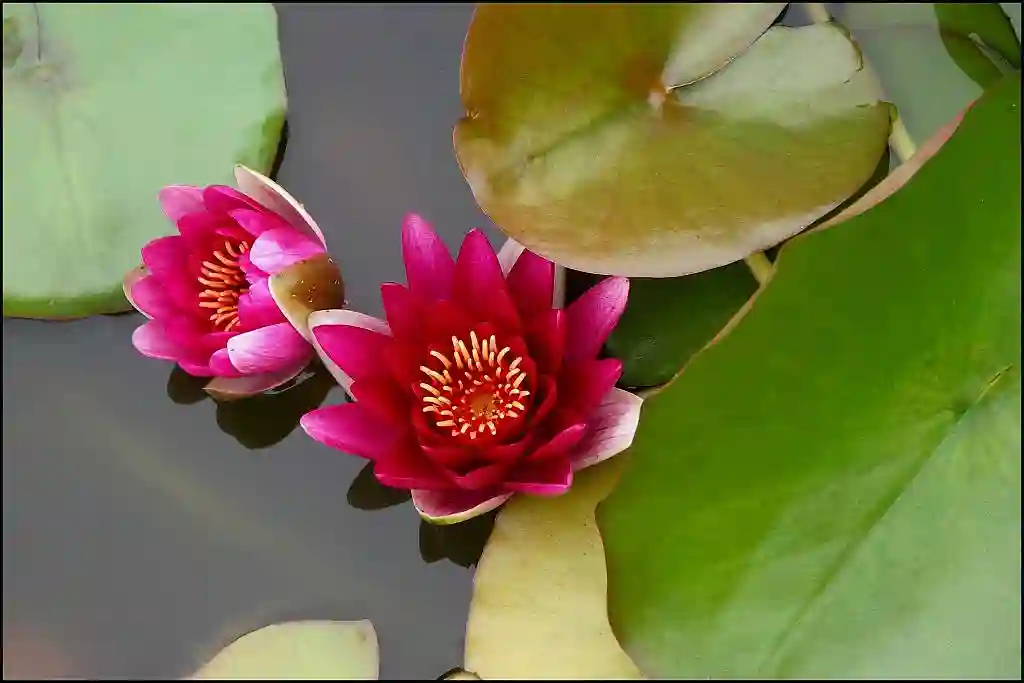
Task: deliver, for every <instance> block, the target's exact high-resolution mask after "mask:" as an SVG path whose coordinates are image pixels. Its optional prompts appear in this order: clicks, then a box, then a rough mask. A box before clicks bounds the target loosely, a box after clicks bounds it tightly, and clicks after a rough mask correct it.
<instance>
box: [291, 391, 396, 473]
mask: <svg viewBox="0 0 1024 683" xmlns="http://www.w3.org/2000/svg"><path fill="white" fill-rule="evenodd" d="M299 424H300V425H301V426H302V429H303V430H305V432H306V433H307V434H309V435H310V436H311V437H312V438H313V439H315V440H317V441H319V442H320V443H322V444H324V445H325V446H330V447H331V448H336V449H338V450H340V451H345V452H346V453H350V454H352V455H357V456H359V457H361V458H367V459H369V460H377V459H378V458H381V457H382V456H384V455H385V454H386V453H388V452H389V451H391V450H393V448H394V446H395V444H396V443H397V442H398V440H399V439H400V437H401V436H402V434H401V430H399V429H396V428H395V426H394V425H392V424H389V423H387V422H385V421H383V420H381V419H380V418H379V417H377V416H376V415H374V414H373V413H372V412H371V411H369V410H367V409H366V407H365V406H361V405H359V404H358V403H342V404H341V405H336V406H327V407H325V408H317V409H316V410H311V411H309V412H308V413H306V414H305V415H303V416H302V418H301V419H300V420H299Z"/></svg>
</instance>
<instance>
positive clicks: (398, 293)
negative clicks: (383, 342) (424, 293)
mask: <svg viewBox="0 0 1024 683" xmlns="http://www.w3.org/2000/svg"><path fill="white" fill-rule="evenodd" d="M380 298H381V301H382V302H383V303H384V315H385V317H386V318H387V319H388V326H389V327H390V328H391V330H392V333H393V334H394V335H395V336H397V337H405V338H409V339H415V340H419V339H420V338H421V337H422V336H423V334H424V328H423V325H424V320H423V317H422V314H421V308H420V306H419V304H418V302H417V300H416V295H415V294H413V293H412V292H411V291H409V290H408V289H406V288H405V287H403V286H402V285H399V284H395V283H394V282H386V283H384V284H383V285H381V286H380Z"/></svg>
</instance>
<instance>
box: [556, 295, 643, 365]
mask: <svg viewBox="0 0 1024 683" xmlns="http://www.w3.org/2000/svg"><path fill="white" fill-rule="evenodd" d="M628 296H629V280H627V279H626V278H624V277H609V278H605V279H604V280H602V281H601V282H599V283H597V284H596V285H594V286H593V287H591V288H590V289H588V290H587V291H586V292H585V293H584V294H583V295H582V296H581V297H580V298H579V299H576V301H574V302H572V304H570V306H569V308H567V309H565V316H566V320H565V322H566V338H565V357H566V359H577V358H594V357H596V356H597V354H598V352H599V351H600V350H601V347H602V346H603V345H604V342H605V340H606V339H608V335H610V334H611V333H612V330H614V329H615V325H616V324H617V323H618V322H619V317H620V316H621V315H622V311H624V310H625V308H626V299H627V298H628Z"/></svg>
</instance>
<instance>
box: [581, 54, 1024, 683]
mask: <svg viewBox="0 0 1024 683" xmlns="http://www.w3.org/2000/svg"><path fill="white" fill-rule="evenodd" d="M940 134H945V133H944V132H943V133H940ZM1020 143H1021V140H1020V76H1019V74H1015V75H1012V76H1010V77H1007V78H1005V79H1004V80H1002V81H1001V82H1000V83H999V85H998V86H996V87H995V88H993V89H992V90H991V91H990V92H988V93H987V94H986V95H985V96H984V97H983V98H982V99H981V100H980V101H979V102H978V103H976V104H975V105H974V106H973V107H972V108H971V109H970V110H969V111H968V112H967V114H966V115H965V117H964V119H963V121H962V123H961V124H960V127H959V129H958V130H957V131H956V132H955V133H954V134H953V135H952V137H951V138H950V139H949V140H948V142H947V143H946V144H945V145H944V146H943V147H942V148H941V149H939V151H938V152H937V153H935V155H934V156H933V157H932V158H931V159H929V160H928V161H926V162H925V163H924V164H923V166H921V168H920V169H919V170H918V172H917V173H916V174H915V175H914V176H913V177H912V178H911V179H910V180H909V181H908V182H907V183H906V185H904V186H903V187H902V188H901V189H899V190H898V191H896V192H894V193H892V194H891V195H890V196H888V197H887V198H885V199H884V200H883V201H881V202H880V203H878V204H877V205H874V206H872V207H871V208H868V209H867V210H866V211H864V212H863V213H860V214H859V215H856V216H854V217H852V218H850V219H849V220H847V221H845V222H842V223H839V224H837V225H834V226H832V227H829V228H826V229H821V230H816V231H813V232H810V233H808V234H806V235H802V236H800V237H798V238H796V239H795V240H793V241H792V242H791V243H789V244H787V245H786V246H785V247H784V248H783V249H782V251H781V254H780V256H779V259H778V261H777V263H776V272H775V275H774V277H773V278H772V280H771V281H770V282H769V283H768V284H767V286H766V287H765V288H764V289H762V290H761V291H760V293H759V294H758V296H757V298H756V299H754V303H753V305H752V306H751V307H750V308H749V311H748V312H747V313H746V315H745V316H743V317H742V318H740V319H739V322H738V324H736V325H735V326H734V327H733V328H732V330H731V331H730V332H728V333H727V334H726V335H725V336H723V337H722V338H721V339H720V340H719V341H718V342H717V343H716V344H714V345H713V346H710V347H708V348H707V349H705V350H704V351H702V352H701V353H700V354H699V355H697V356H696V357H695V358H694V359H692V360H691V361H690V363H689V364H688V365H687V368H686V370H685V371H684V372H683V373H682V374H681V375H679V377H677V378H676V379H675V380H674V381H673V382H672V383H670V384H669V385H668V386H667V387H665V388H664V389H663V390H662V391H661V392H660V393H658V394H656V395H655V396H653V397H651V398H649V399H648V400H647V401H646V403H645V405H644V415H643V419H642V420H641V422H640V429H639V431H638V433H637V436H636V440H635V441H634V445H633V447H632V448H631V449H630V454H629V455H630V458H631V462H630V467H629V469H628V470H627V472H626V473H625V475H624V476H623V478H622V480H621V482H620V483H619V485H618V487H617V488H616V490H615V492H614V493H613V494H612V495H611V496H610V497H609V498H608V500H607V501H606V502H605V503H603V504H602V505H601V506H600V507H599V509H598V513H597V517H598V520H599V523H600V528H601V531H602V534H603V536H604V541H605V548H606V553H607V558H608V575H609V613H610V618H611V622H612V624H613V626H614V628H615V632H616V635H617V636H618V639H619V641H620V642H621V643H622V644H623V645H624V647H625V649H626V650H627V652H629V653H630V654H631V655H632V657H633V659H634V661H636V662H637V664H638V665H639V666H640V667H641V669H642V670H643V671H644V673H645V674H649V675H654V676H659V677H670V678H704V677H711V678H725V677H729V678H775V677H780V678H797V679H801V678H802V679H819V678H820V679H829V678H866V679H871V678H876V679H877V678H923V679H931V678H935V677H940V678H1017V677H1019V676H1020V671H1021V650H1020V639H1021V592H1020V591H1021V583H1020V554H1021V536H1020V528H1021V495H1020V458H1021V450H1020V429H1021V423H1020V359H1021V346H1020V344H1021V308H1020V305H1021V290H1020V279H1021V272H1020V246H1021V195H1020V188H1021V171H1020V157H1019V155H1018V153H1017V150H1019V149H1020ZM864 201H865V205H870V202H871V201H872V200H871V199H869V198H867V197H866V198H865V200H864Z"/></svg>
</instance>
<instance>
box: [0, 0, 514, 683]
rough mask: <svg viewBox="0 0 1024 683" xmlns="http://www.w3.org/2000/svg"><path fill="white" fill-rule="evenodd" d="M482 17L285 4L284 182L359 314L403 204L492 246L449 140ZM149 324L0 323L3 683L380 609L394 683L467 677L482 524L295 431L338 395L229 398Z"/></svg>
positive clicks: (179, 660)
mask: <svg viewBox="0 0 1024 683" xmlns="http://www.w3.org/2000/svg"><path fill="white" fill-rule="evenodd" d="M471 12H472V5H470V4H453V5H425V6H421V5H405V6H403V5H382V6H360V5H336V6H327V5H319V6H313V5H292V4H288V5H281V6H280V7H279V21H280V35H281V45H282V53H283V57H284V63H285V71H286V80H287V86H288V95H289V100H290V102H289V105H290V106H289V130H290V136H289V139H288V143H287V148H286V153H285V155H284V158H283V163H282V165H281V168H280V171H279V174H278V178H279V179H280V180H281V182H282V184H283V185H284V186H285V187H287V188H289V190H290V191H291V192H292V193H293V194H294V195H295V196H296V197H298V198H299V199H300V201H302V202H304V203H305V204H306V206H307V208H308V209H309V210H310V212H311V213H312V214H313V215H314V216H316V217H317V219H318V221H319V222H320V224H321V226H322V227H323V229H324V232H325V233H326V234H327V236H328V240H329V242H330V243H331V246H332V252H333V255H334V257H335V259H336V260H337V261H339V262H340V264H341V266H342V269H343V272H344V277H345V282H346V285H347V294H348V299H349V301H350V305H351V306H352V307H353V308H355V309H357V310H361V311H365V312H368V313H371V314H379V313H380V311H381V306H380V298H379V284H380V283H381V282H383V281H388V280H397V281H403V280H404V272H403V267H402V262H401V250H400V245H399V226H400V224H401V220H402V217H403V215H404V214H405V213H406V212H407V211H417V212H419V213H421V214H423V215H424V216H426V217H427V218H428V219H429V220H431V221H432V222H433V223H434V225H435V227H436V228H437V230H438V231H439V232H440V234H441V235H442V236H443V237H444V238H445V239H446V240H447V241H448V243H449V245H450V246H454V245H456V244H457V243H458V240H459V239H461V236H462V235H463V234H464V232H465V231H466V230H467V229H469V228H471V227H474V226H476V227H482V228H484V229H485V230H486V231H487V232H488V234H489V235H490V237H491V238H492V242H493V243H494V244H496V245H497V244H500V241H501V240H500V237H499V234H498V232H497V230H495V229H494V228H493V226H491V225H490V224H489V223H488V222H487V221H486V219H485V218H484V217H483V215H482V214H481V213H480V212H479V210H478V209H477V207H476V205H475V203H474V201H473V198H472V195H471V193H470V191H469V189H468V187H467V185H466V183H465V181H464V180H463V178H462V176H461V174H460V172H459V169H458V166H457V165H456V163H455V160H454V155H453V152H452V147H451V129H452V126H453V125H454V123H455V122H456V120H457V119H458V118H459V116H460V114H461V108H460V106H459V99H458V73H459V57H460V53H461V49H462V41H463V38H464V36H465V31H466V27H467V25H468V22H469V19H470V14H471ZM183 144H185V143H183ZM182 182H188V179H182ZM139 320H140V317H139V316H138V315H136V314H126V315H119V316H103V317H96V318H92V319H87V320H81V321H74V322H64V323H52V322H51V323H44V322H34V321H26V320H5V321H4V324H3V401H4V411H3V657H4V675H5V677H8V676H40V675H51V676H54V675H55V676H61V675H63V676H74V677H90V678H112V677H133V678H134V677H138V678H166V677H179V676H183V675H188V674H189V673H190V672H191V671H192V670H194V668H195V667H196V666H197V665H198V664H200V663H201V662H203V661H204V660H205V659H206V658H207V657H209V656H210V655H211V654H212V653H213V652H214V651H216V650H217V649H218V648H219V647H220V646H222V645H224V644H225V643H226V642H227V641H228V640H229V639H231V638H233V637H235V636H237V635H239V634H241V633H243V632H246V631H249V630H252V629H254V628H258V627H260V626H263V625H266V624H268V623H270V622H273V621H279V620H282V619H291V618H331V619H362V618H366V619H370V620H372V622H373V624H374V626H375V627H376V629H377V632H378V636H379V639H380V646H381V677H382V678H434V677H436V676H438V675H440V674H441V673H443V672H444V671H446V670H448V669H449V668H451V667H453V666H457V665H459V664H460V663H461V662H462V644H463V642H462V641H463V630H464V626H465V620H466V615H467V610H468V606H469V598H470V592H471V581H472V571H471V568H470V567H471V565H472V563H473V562H474V561H475V559H476V557H477V556H478V554H479V552H480V548H481V547H482V542H483V539H484V537H485V536H486V533H487V530H488V523H489V521H490V520H488V519H483V520H480V521H478V522H474V523H472V524H466V525H459V526H457V527H454V528H446V529H438V528H433V527H426V526H424V525H422V524H421V523H420V521H419V518H418V517H417V515H416V514H415V511H414V510H413V509H412V506H411V505H410V504H409V503H408V501H406V500H404V499H403V498H402V497H400V496H399V497H396V496H395V494H394V493H390V492H388V491H387V490H383V489H381V488H380V487H377V486H375V485H374V484H373V480H372V477H369V476H368V472H366V471H362V470H363V467H364V464H365V463H364V461H361V460H359V459H356V458H350V457H346V456H344V455H341V454H339V453H337V452H335V451H333V450H330V449H328V448H326V447H324V446H321V445H320V444H318V443H316V442H314V441H313V440H311V439H309V438H307V437H306V436H305V435H304V434H302V433H301V430H298V429H294V428H293V427H294V425H295V424H296V422H297V419H298V416H299V415H300V414H301V413H302V412H304V411H305V410H308V409H309V408H311V407H314V406H315V405H316V404H317V403H319V402H320V401H321V400H323V401H324V402H326V403H331V402H339V401H341V400H343V398H342V394H341V391H340V389H337V388H336V387H332V384H331V382H330V381H329V380H328V379H327V378H325V377H322V376H318V377H313V378H311V379H310V380H308V381H307V382H305V383H304V384H302V385H301V386H300V387H298V388H296V389H295V390H294V391H287V392H283V393H281V394H279V395H276V396H269V397H264V398H260V399H255V400H251V401H246V402H241V403H238V404H234V405H231V406H226V407H224V406H222V407H220V408H218V407H217V406H216V405H215V404H214V403H213V402H212V401H211V400H209V399H204V398H203V394H202V392H200V391H198V390H197V387H196V385H195V384H194V383H192V382H190V381H189V379H188V378H187V377H186V376H184V375H182V374H181V373H180V372H172V367H171V365H170V364H167V363H161V362H156V361H152V360H149V359H146V358H143V357H142V356H140V355H139V354H138V353H136V352H135V351H134V349H133V348H132V346H131V333H132V330H133V329H134V328H135V327H136V326H137V325H138V324H139ZM361 471H362V474H360V473H361ZM354 481H355V484H354V485H353V482H354Z"/></svg>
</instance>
